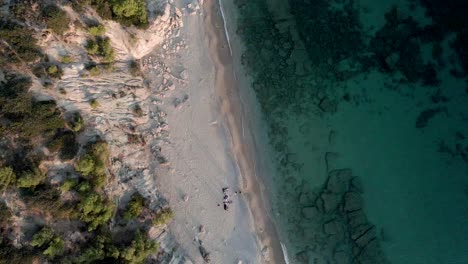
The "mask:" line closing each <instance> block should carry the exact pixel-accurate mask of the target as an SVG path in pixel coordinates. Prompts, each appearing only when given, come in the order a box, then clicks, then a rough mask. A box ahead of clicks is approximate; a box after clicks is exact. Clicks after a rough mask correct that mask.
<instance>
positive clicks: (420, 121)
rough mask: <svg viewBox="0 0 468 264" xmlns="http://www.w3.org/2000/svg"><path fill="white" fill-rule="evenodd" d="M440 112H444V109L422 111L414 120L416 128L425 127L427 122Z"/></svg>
mask: <svg viewBox="0 0 468 264" xmlns="http://www.w3.org/2000/svg"><path fill="white" fill-rule="evenodd" d="M442 111H446V109H445V108H444V107H436V108H431V109H426V110H424V111H422V112H421V113H420V114H419V116H418V118H417V119H416V128H423V127H426V126H427V123H428V122H429V120H431V119H432V118H434V116H436V115H437V114H438V113H440V112H442Z"/></svg>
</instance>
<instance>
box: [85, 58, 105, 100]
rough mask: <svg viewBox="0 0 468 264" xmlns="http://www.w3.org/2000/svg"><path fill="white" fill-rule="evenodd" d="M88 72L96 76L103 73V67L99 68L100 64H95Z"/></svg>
mask: <svg viewBox="0 0 468 264" xmlns="http://www.w3.org/2000/svg"><path fill="white" fill-rule="evenodd" d="M88 72H89V74H90V75H91V76H94V77H96V76H99V75H101V73H102V71H101V68H99V66H97V65H94V66H92V67H90V68H88ZM98 106H99V105H96V107H98Z"/></svg>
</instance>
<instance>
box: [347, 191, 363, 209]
mask: <svg viewBox="0 0 468 264" xmlns="http://www.w3.org/2000/svg"><path fill="white" fill-rule="evenodd" d="M344 199H345V206H344V210H345V211H348V212H350V211H356V210H359V209H361V208H362V197H361V195H359V193H356V192H348V193H346V194H345V196H344Z"/></svg>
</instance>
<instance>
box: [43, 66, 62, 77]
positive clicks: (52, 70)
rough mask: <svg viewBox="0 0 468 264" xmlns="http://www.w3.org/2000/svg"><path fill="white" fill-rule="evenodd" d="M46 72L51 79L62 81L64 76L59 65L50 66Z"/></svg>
mask: <svg viewBox="0 0 468 264" xmlns="http://www.w3.org/2000/svg"><path fill="white" fill-rule="evenodd" d="M46 72H47V75H48V76H49V77H51V78H54V79H60V78H61V77H62V75H63V71H62V69H61V68H60V67H59V66H58V65H50V66H48V67H47V69H46Z"/></svg>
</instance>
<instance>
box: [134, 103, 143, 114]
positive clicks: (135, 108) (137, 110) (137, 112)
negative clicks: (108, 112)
mask: <svg viewBox="0 0 468 264" xmlns="http://www.w3.org/2000/svg"><path fill="white" fill-rule="evenodd" d="M132 113H133V115H135V116H136V117H142V116H143V109H141V106H140V105H139V104H136V105H135V106H134V107H133V109H132Z"/></svg>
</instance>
